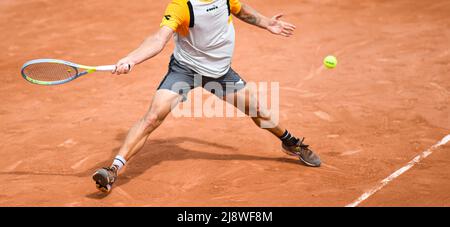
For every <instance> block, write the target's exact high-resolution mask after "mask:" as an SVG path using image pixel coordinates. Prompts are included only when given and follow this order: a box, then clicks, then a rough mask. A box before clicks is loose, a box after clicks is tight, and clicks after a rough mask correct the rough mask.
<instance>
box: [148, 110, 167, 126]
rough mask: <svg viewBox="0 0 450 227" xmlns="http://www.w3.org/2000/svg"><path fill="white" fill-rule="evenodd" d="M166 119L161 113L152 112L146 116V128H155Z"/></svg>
mask: <svg viewBox="0 0 450 227" xmlns="http://www.w3.org/2000/svg"><path fill="white" fill-rule="evenodd" d="M163 120H164V119H163V118H162V117H160V115H159V114H157V113H154V112H151V113H148V114H147V115H146V116H145V118H144V126H145V128H146V129H154V128H157V127H158V126H159V125H161V123H162V121H163Z"/></svg>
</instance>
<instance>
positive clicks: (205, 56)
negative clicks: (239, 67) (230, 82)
mask: <svg viewBox="0 0 450 227" xmlns="http://www.w3.org/2000/svg"><path fill="white" fill-rule="evenodd" d="M189 4H190V6H189V10H190V27H189V32H188V33H187V34H186V35H180V34H177V35H176V41H177V48H176V50H175V57H176V58H177V59H178V60H180V61H181V62H184V63H186V64H189V65H191V66H194V69H195V70H196V71H198V72H200V73H202V74H205V75H210V76H212V75H215V76H216V77H217V76H218V75H220V74H222V75H223V74H225V73H226V71H227V70H228V68H229V66H230V64H231V57H232V55H233V51H234V41H235V31H234V27H233V24H232V23H231V14H230V9H229V6H228V1H227V0H211V1H206V0H190V1H188V5H189Z"/></svg>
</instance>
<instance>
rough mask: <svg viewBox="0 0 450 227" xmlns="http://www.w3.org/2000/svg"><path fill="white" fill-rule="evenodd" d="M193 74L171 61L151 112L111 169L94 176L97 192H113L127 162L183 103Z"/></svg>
mask: <svg viewBox="0 0 450 227" xmlns="http://www.w3.org/2000/svg"><path fill="white" fill-rule="evenodd" d="M192 74H193V72H192V71H190V70H189V69H186V68H185V67H183V66H182V65H180V64H179V63H178V62H177V61H176V60H175V58H174V57H172V58H171V61H170V63H169V70H168V73H167V75H166V76H165V77H164V79H163V81H162V82H161V84H160V85H159V87H158V91H157V92H156V94H155V96H154V98H153V101H152V104H151V106H150V108H149V110H148V111H147V113H146V114H145V115H144V117H142V118H141V119H140V120H139V121H138V122H136V123H135V124H134V126H133V127H132V128H131V130H130V131H129V132H128V135H127V137H126V138H125V141H124V143H123V145H122V147H121V148H120V150H119V152H118V154H117V156H116V157H115V158H114V161H113V163H112V165H111V167H108V168H102V169H99V170H98V171H97V172H96V173H94V175H93V179H94V181H95V182H96V184H97V188H98V189H100V190H101V191H104V192H109V191H110V190H111V186H112V184H113V183H114V182H115V181H116V178H117V175H118V173H119V172H120V170H121V169H122V167H123V166H124V165H125V164H126V160H129V159H130V158H131V157H133V156H134V155H135V154H136V153H137V152H139V150H141V148H142V147H143V146H144V144H145V141H146V140H147V138H148V137H149V135H150V134H151V133H152V132H153V131H154V130H155V129H156V128H158V126H159V125H161V123H162V122H163V120H164V119H165V117H166V116H167V115H168V114H169V113H170V112H171V110H172V108H174V107H175V106H176V105H177V104H178V103H179V102H181V101H182V100H184V99H185V98H186V95H187V94H188V92H189V91H190V90H191V89H192V88H193V87H194V78H193V76H192Z"/></svg>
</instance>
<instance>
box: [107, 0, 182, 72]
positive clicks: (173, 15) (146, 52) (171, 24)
mask: <svg viewBox="0 0 450 227" xmlns="http://www.w3.org/2000/svg"><path fill="white" fill-rule="evenodd" d="M189 19H190V18H189V9H188V7H187V4H186V0H172V2H171V3H170V4H169V5H168V6H167V8H166V11H165V13H164V17H163V19H162V22H161V25H160V26H161V28H160V29H159V31H158V32H156V33H155V34H153V35H151V36H149V37H148V38H147V39H145V41H144V42H143V43H142V44H141V46H140V47H138V48H137V49H136V50H134V51H133V52H131V53H130V54H129V55H128V56H126V57H125V58H123V59H121V60H120V61H119V62H118V63H117V64H116V71H115V72H113V73H116V74H118V75H120V74H122V73H128V72H129V71H130V70H131V69H132V68H133V67H134V66H135V65H137V64H140V63H142V62H144V61H146V60H148V59H150V58H152V57H154V56H156V55H158V54H159V53H160V52H161V51H162V50H163V49H164V47H165V46H166V44H167V42H168V41H169V40H170V39H171V38H172V36H173V34H174V33H175V32H177V33H178V34H180V35H186V33H187V30H188V27H189Z"/></svg>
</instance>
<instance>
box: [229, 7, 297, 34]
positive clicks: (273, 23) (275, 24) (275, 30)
mask: <svg viewBox="0 0 450 227" xmlns="http://www.w3.org/2000/svg"><path fill="white" fill-rule="evenodd" d="M233 15H234V16H236V17H237V18H239V19H240V20H242V21H244V22H246V23H248V24H251V25H255V26H258V27H260V28H263V29H266V30H268V31H270V32H271V33H272V34H275V35H281V36H285V37H289V36H291V35H293V33H294V31H295V25H293V24H291V23H288V22H285V21H282V20H280V19H281V17H282V16H283V14H277V15H275V16H273V17H272V18H269V17H266V16H264V15H262V14H260V13H259V12H258V11H256V10H255V9H253V8H252V7H251V6H249V5H247V4H245V3H241V4H240V10H239V11H238V12H233Z"/></svg>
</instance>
